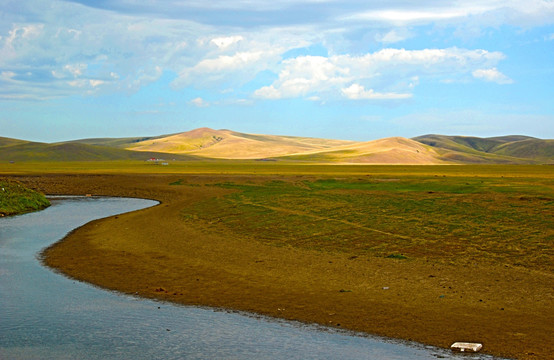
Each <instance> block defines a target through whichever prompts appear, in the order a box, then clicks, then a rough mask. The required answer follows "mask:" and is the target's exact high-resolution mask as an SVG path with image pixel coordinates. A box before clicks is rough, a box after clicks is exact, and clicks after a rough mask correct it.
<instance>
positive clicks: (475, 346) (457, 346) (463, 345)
mask: <svg viewBox="0 0 554 360" xmlns="http://www.w3.org/2000/svg"><path fill="white" fill-rule="evenodd" d="M482 347H483V344H479V343H469V342H455V343H454V344H452V345H450V348H451V349H452V350H458V351H461V352H465V351H471V352H477V351H479V350H481V348H482Z"/></svg>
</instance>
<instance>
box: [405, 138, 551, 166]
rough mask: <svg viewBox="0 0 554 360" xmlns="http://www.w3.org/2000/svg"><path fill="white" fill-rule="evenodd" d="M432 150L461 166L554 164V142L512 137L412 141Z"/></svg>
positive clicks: (419, 139) (420, 139) (421, 139)
mask: <svg viewBox="0 0 554 360" xmlns="http://www.w3.org/2000/svg"><path fill="white" fill-rule="evenodd" d="M413 140H416V141H419V142H421V143H423V144H427V145H429V146H433V147H434V148H436V149H437V151H439V153H440V154H441V155H442V158H443V159H445V160H449V161H454V162H460V163H500V164H502V163H506V164H510V163H513V164H534V163H553V162H554V140H542V139H537V138H533V137H529V136H522V135H510V136H498V137H490V138H479V137H473V136H446V135H435V134H431V135H423V136H418V137H415V138H413Z"/></svg>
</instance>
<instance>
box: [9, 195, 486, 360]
mask: <svg viewBox="0 0 554 360" xmlns="http://www.w3.org/2000/svg"><path fill="white" fill-rule="evenodd" d="M51 202H52V206H51V207H49V208H48V209H46V210H43V211H40V212H36V213H30V214H25V215H21V216H16V217H10V218H2V219H0V359H37V358H39V359H105V358H110V359H344V358H348V359H433V358H449V359H455V358H463V359H492V358H491V357H488V356H483V355H481V356H469V357H468V356H463V357H462V356H460V355H457V354H453V353H451V352H450V351H448V350H442V349H436V348H431V347H424V346H422V345H417V344H405V343H399V342H392V341H387V340H383V339H380V338H370V337H362V336H355V335H353V334H349V333H344V332H338V331H334V330H326V331H322V330H321V328H317V327H315V326H306V325H301V324H298V323H294V322H285V321H275V320H268V319H265V318H260V317H254V316H245V315H241V314H238V313H230V312H225V311H216V310H211V309H205V308H198V307H185V306H175V305H171V304H168V303H163V302H155V301H150V300H144V299H138V298H134V297H131V296H126V295H120V294H117V293H113V292H109V291H105V290H102V289H98V288H96V287H93V286H90V285H87V284H84V283H80V282H76V281H74V280H71V279H68V278H66V277H63V276H61V275H59V274H56V273H54V272H52V271H51V270H49V269H47V268H45V267H43V266H42V265H41V264H40V263H39V261H38V260H37V258H36V257H37V254H38V253H39V252H40V250H41V249H43V248H45V247H47V246H49V245H50V244H51V243H53V242H55V241H57V240H59V239H61V238H63V237H64V236H65V235H66V234H67V233H68V232H69V231H71V230H72V229H74V228H76V227H78V226H81V225H83V224H84V223H86V222H88V221H90V220H92V219H96V218H100V217H105V216H110V215H115V214H118V213H122V212H127V211H132V210H137V209H140V208H144V207H148V206H152V205H154V204H155V202H153V201H149V200H140V199H121V198H82V197H66V198H52V199H51Z"/></svg>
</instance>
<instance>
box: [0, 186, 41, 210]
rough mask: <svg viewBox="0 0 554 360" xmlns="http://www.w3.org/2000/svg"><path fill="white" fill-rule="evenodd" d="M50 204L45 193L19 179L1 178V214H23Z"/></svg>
mask: <svg viewBox="0 0 554 360" xmlns="http://www.w3.org/2000/svg"><path fill="white" fill-rule="evenodd" d="M48 206H50V202H49V201H48V199H46V197H45V196H44V195H43V194H40V193H38V192H36V191H33V190H31V189H27V188H26V187H24V186H23V185H22V184H20V183H19V182H17V181H13V180H8V179H0V216H9V215H17V214H23V213H26V212H30V211H37V210H41V209H44V208H46V207H48Z"/></svg>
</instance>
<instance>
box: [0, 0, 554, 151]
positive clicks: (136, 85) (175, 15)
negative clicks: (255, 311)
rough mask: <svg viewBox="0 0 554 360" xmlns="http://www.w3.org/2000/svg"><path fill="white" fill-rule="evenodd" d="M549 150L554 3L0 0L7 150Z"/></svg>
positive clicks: (1, 103) (1, 99)
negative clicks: (517, 143)
mask: <svg viewBox="0 0 554 360" xmlns="http://www.w3.org/2000/svg"><path fill="white" fill-rule="evenodd" d="M199 127H210V128H214V129H230V130H235V131H239V132H246V133H255V134H274V135H293V136H310V137H320V138H333V139H345V140H357V141H370V140H374V139H378V138H384V137H389V136H403V137H415V136H419V135H424V134H430V133H434V134H444V135H467V136H482V137H489V136H501V135H509V134H519V135H529V136H534V137H539V138H543V139H545V138H549V139H552V138H554V0H525V1H521V0H467V1H464V0H459V1H453V0H419V1H413V0H389V1H382V0H363V1H362V0H271V1H265V0H225V1H219V0H211V1H206V0H186V1H180V0H164V1H160V0H73V1H69V0H67V1H61V0H49V1H44V0H0V136H3V137H11V138H18V139H24V140H32V141H41V142H57V141H65V140H74V139H82V138H94V137H132V136H154V135H162V134H171V133H178V132H182V131H188V130H192V129H195V128H199Z"/></svg>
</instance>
